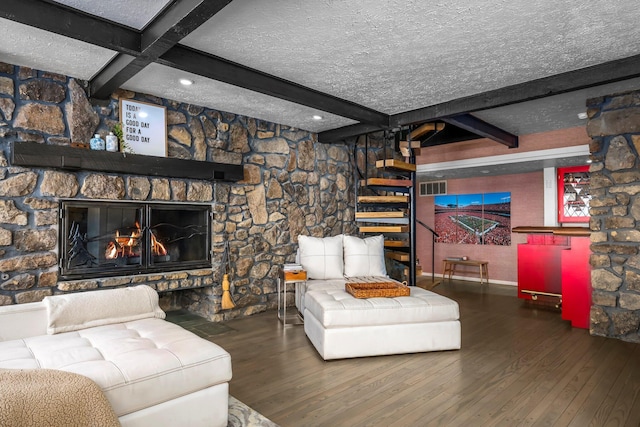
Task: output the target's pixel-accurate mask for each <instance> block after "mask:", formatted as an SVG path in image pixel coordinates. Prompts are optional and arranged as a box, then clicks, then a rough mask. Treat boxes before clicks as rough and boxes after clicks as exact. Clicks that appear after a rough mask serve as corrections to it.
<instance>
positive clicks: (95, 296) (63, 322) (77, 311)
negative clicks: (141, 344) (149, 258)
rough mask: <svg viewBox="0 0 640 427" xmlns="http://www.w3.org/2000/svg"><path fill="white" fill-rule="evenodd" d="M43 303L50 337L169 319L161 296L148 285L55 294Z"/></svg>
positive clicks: (46, 298)
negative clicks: (97, 328)
mask: <svg viewBox="0 0 640 427" xmlns="http://www.w3.org/2000/svg"><path fill="white" fill-rule="evenodd" d="M43 302H44V304H45V306H46V307H47V317H48V325H47V333H48V334H50V335H51V334H57V333H60V332H70V331H77V330H80V329H86V328H92V327H94V326H102V325H110V324H113V323H122V322H130V321H133V320H139V319H146V318H149V317H155V318H158V319H164V318H165V313H164V311H162V309H161V308H160V306H159V305H158V293H157V292H156V291H155V290H153V289H152V288H151V287H150V286H147V285H139V286H133V287H128V288H121V289H108V290H101V291H86V292H77V293H73V294H66V295H54V296H49V297H45V298H44V300H43Z"/></svg>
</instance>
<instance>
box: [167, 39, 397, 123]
mask: <svg viewBox="0 0 640 427" xmlns="http://www.w3.org/2000/svg"><path fill="white" fill-rule="evenodd" d="M157 62H158V63H159V64H162V65H166V66H169V67H173V68H176V69H179V70H182V71H186V72H189V73H194V74H198V75H200V76H204V77H207V78H210V79H213V80H217V81H221V82H224V83H228V84H231V85H234V86H238V87H242V88H244V89H248V90H252V91H254V92H259V93H263V94H265V95H269V96H273V97H276V98H279V99H284V100H286V101H290V102H294V103H296V104H300V105H305V106H307V107H311V108H317V109H319V110H322V111H326V112H329V113H332V114H336V115H338V116H342V117H347V118H350V119H352V120H356V121H358V122H363V123H367V124H372V125H373V126H372V128H376V129H379V128H382V127H385V126H387V125H388V123H389V116H388V115H387V114H384V113H380V112H378V111H375V110H373V109H370V108H367V107H363V106H361V105H358V104H355V103H353V102H350V101H346V100H344V99H340V98H337V97H335V96H332V95H329V94H326V93H323V92H320V91H317V90H314V89H310V88H308V87H305V86H302V85H299V84H297V83H293V82H291V81H288V80H285V79H282V78H280V77H276V76H273V75H270V74H267V73H263V72H261V71H258V70H255V69H252V68H248V67H245V66H243V65H240V64H237V63H235V62H232V61H228V60H226V59H224V58H220V57H218V56H215V55H209V54H207V53H205V52H201V51H198V50H196V49H192V48H189V47H186V46H183V45H176V46H174V47H172V48H171V49H169V50H168V51H167V52H166V53H165V54H164V55H162V56H161V57H160V58H159V59H158V61H157Z"/></svg>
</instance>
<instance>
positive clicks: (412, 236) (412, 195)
mask: <svg viewBox="0 0 640 427" xmlns="http://www.w3.org/2000/svg"><path fill="white" fill-rule="evenodd" d="M407 140H408V143H409V163H411V164H415V163H416V156H415V154H414V152H413V148H411V128H410V127H409V130H408V132H407ZM416 206H417V203H416V173H415V172H411V187H409V284H410V285H411V286H415V285H416V260H417V255H416Z"/></svg>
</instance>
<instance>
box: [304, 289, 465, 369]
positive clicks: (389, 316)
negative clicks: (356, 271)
mask: <svg viewBox="0 0 640 427" xmlns="http://www.w3.org/2000/svg"><path fill="white" fill-rule="evenodd" d="M304 307H305V309H304V331H305V333H306V334H307V337H308V338H309V340H311V342H312V343H313V345H314V347H315V348H316V350H318V353H320V356H322V358H323V359H324V360H329V359H343V358H349V357H363V356H379V355H385V354H400V353H418V352H424V351H438V350H457V349H459V348H460V321H459V318H460V310H459V308H458V303H457V302H455V301H453V300H451V299H449V298H446V297H444V296H442V295H438V294H436V293H434V292H431V291H427V290H424V289H422V288H418V287H415V286H412V287H411V296H407V297H396V298H366V299H360V298H354V297H353V296H352V295H350V294H349V293H348V292H346V291H345V290H344V288H342V289H338V288H333V289H331V288H329V289H317V290H316V289H313V290H311V289H309V290H307V292H306V294H305V303H304Z"/></svg>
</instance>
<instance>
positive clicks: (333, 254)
mask: <svg viewBox="0 0 640 427" xmlns="http://www.w3.org/2000/svg"><path fill="white" fill-rule="evenodd" d="M298 247H299V250H300V264H301V265H302V268H303V269H304V270H305V271H306V272H307V277H308V278H309V279H320V280H325V279H342V278H343V277H344V274H343V271H344V264H343V262H342V234H339V235H337V236H333V237H310V236H302V235H301V236H298Z"/></svg>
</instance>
